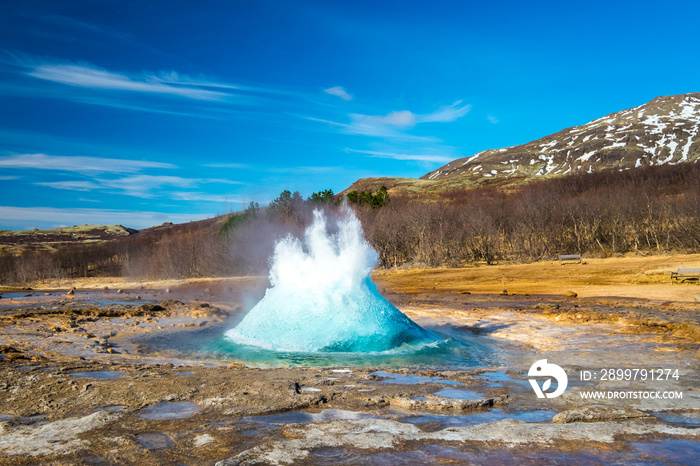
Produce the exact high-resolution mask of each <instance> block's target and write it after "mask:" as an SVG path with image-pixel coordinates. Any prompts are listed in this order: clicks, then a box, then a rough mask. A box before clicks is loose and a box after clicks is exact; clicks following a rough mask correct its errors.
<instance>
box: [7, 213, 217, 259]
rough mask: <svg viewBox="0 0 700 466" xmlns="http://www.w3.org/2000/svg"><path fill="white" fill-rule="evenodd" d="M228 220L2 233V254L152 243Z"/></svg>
mask: <svg viewBox="0 0 700 466" xmlns="http://www.w3.org/2000/svg"><path fill="white" fill-rule="evenodd" d="M225 218H226V217H225V216H219V217H214V218H211V219H206V220H200V221H197V222H189V223H183V224H177V225H175V224H172V223H170V222H165V223H163V224H162V225H157V226H153V227H149V228H144V229H142V230H135V229H133V228H129V227H125V226H123V225H80V226H78V225H76V226H72V227H65V228H55V229H52V230H39V229H37V228H35V229H33V230H24V231H10V230H0V252H6V253H14V254H18V253H20V252H22V251H27V250H31V251H55V250H57V249H59V248H61V249H65V248H66V247H70V246H77V245H81V244H99V243H103V242H105V241H112V240H126V241H141V240H145V239H149V240H152V239H156V238H160V237H162V236H163V235H166V234H172V233H176V232H179V231H181V230H183V229H188V230H189V229H193V228H194V229H199V228H202V229H205V228H210V227H211V226H212V225H219V224H220V223H222V222H223V221H224V220H225ZM215 228H216V227H215Z"/></svg>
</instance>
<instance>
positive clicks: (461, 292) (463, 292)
mask: <svg viewBox="0 0 700 466" xmlns="http://www.w3.org/2000/svg"><path fill="white" fill-rule="evenodd" d="M460 294H471V292H469V291H460Z"/></svg>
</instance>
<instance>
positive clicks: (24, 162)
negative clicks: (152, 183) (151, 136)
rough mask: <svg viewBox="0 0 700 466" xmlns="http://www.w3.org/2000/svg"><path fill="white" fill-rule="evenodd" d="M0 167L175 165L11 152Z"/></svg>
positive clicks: (87, 169)
mask: <svg viewBox="0 0 700 466" xmlns="http://www.w3.org/2000/svg"><path fill="white" fill-rule="evenodd" d="M0 167H2V168H17V169H21V168H24V169H27V168H29V169H37V170H60V171H70V172H75V173H83V174H87V173H93V174H94V173H136V172H138V171H141V170H143V169H146V168H177V167H176V166H175V165H173V164H170V163H163V162H151V161H147V160H128V159H111V158H102V157H82V156H62V155H46V154H13V155H11V156H8V157H0Z"/></svg>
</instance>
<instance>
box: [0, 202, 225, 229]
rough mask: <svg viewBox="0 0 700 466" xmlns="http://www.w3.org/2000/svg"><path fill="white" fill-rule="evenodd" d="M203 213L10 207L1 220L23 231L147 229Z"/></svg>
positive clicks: (2, 208)
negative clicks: (96, 227) (28, 227)
mask: <svg viewBox="0 0 700 466" xmlns="http://www.w3.org/2000/svg"><path fill="white" fill-rule="evenodd" d="M211 216H212V215H211V214H206V213H204V214H203V213H175V214H173V213H166V212H139V211H130V210H112V209H89V208H75V209H71V208H65V209H64V208H54V207H12V206H0V218H2V219H3V223H4V224H5V225H8V226H16V227H19V228H24V227H25V225H27V224H32V225H41V224H47V223H55V224H66V223H68V224H74V225H82V224H90V225H100V224H102V225H114V224H122V225H126V226H128V227H132V228H146V227H150V226H153V225H157V224H161V223H163V222H173V223H183V222H190V221H193V220H202V219H204V218H208V217H211Z"/></svg>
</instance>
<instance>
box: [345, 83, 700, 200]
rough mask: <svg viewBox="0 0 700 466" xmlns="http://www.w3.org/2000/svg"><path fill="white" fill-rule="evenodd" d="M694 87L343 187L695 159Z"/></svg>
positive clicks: (456, 184) (417, 186)
mask: <svg viewBox="0 0 700 466" xmlns="http://www.w3.org/2000/svg"><path fill="white" fill-rule="evenodd" d="M699 158H700V93H692V94H682V95H675V96H667V97H658V98H656V99H654V100H652V101H650V102H648V103H646V104H644V105H641V106H639V107H635V108H631V109H628V110H623V111H620V112H617V113H612V114H610V115H607V116H605V117H603V118H599V119H597V120H594V121H591V122H590V123H587V124H585V125H581V126H574V127H572V128H567V129H564V130H562V131H559V132H558V133H555V134H552V135H550V136H545V137H543V138H541V139H538V140H536V141H532V142H528V143H527V144H522V145H518V146H512V147H506V148H503V149H490V150H486V151H483V152H479V153H477V154H475V155H473V156H471V157H464V158H461V159H457V160H453V161H452V162H450V163H448V164H447V165H444V166H442V167H440V168H438V169H437V170H433V171H431V172H430V173H427V174H426V175H424V176H422V177H421V178H420V179H413V178H391V177H385V178H363V179H360V180H358V181H356V182H355V183H353V184H352V185H351V186H350V187H348V188H347V189H346V190H345V191H343V193H347V192H348V191H353V190H358V191H376V190H377V189H378V188H379V187H380V186H382V185H384V186H386V187H387V188H388V189H389V192H390V194H405V195H409V196H416V195H422V194H431V193H439V192H445V191H451V190H455V189H461V188H465V187H475V186H483V185H489V186H501V187H513V186H518V185H521V184H524V183H527V182H530V181H534V180H537V179H542V178H552V177H558V176H564V175H572V174H577V173H592V172H600V171H604V170H625V169H632V168H636V167H646V166H658V165H669V164H671V165H673V164H681V163H689V162H690V163H693V162H697V160H698V159H699Z"/></svg>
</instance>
